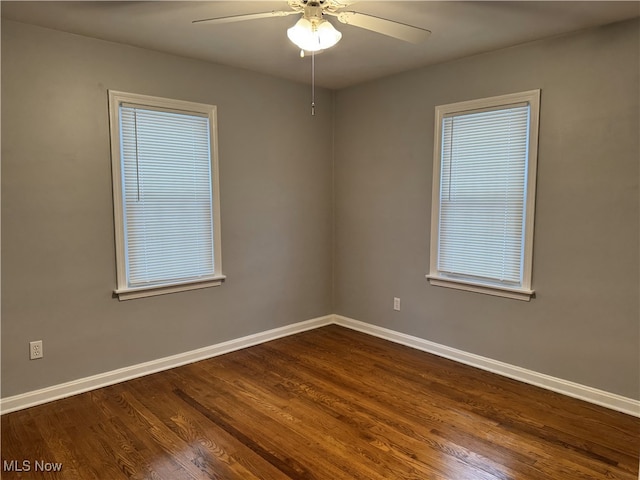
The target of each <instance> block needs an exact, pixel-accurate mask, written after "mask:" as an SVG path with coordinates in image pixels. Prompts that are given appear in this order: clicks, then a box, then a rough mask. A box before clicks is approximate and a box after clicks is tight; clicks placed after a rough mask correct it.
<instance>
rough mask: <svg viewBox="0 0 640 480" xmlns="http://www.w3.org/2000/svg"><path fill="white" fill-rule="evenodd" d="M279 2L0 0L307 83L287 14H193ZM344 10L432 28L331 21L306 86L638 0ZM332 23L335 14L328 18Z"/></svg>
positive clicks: (350, 79)
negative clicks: (423, 35)
mask: <svg viewBox="0 0 640 480" xmlns="http://www.w3.org/2000/svg"><path fill="white" fill-rule="evenodd" d="M287 9H288V5H287V2H286V1H285V0H282V1H242V0H236V1H207V2H202V1H197V2H189V1H147V2H138V1H118V2H96V1H87V2H84V1H71V2H58V1H45V2H23V1H19V2H7V1H3V2H2V16H3V17H4V18H8V19H11V20H16V21H20V22H25V23H32V24H36V25H41V26H44V27H49V28H53V29H57V30H63V31H67V32H72V33H77V34H81V35H86V36H90V37H95V38H100V39H104V40H110V41H114V42H120V43H125V44H130V45H135V46H139V47H144V48H148V49H153V50H158V51H163V52H168V53H172V54H176V55H182V56H186V57H192V58H197V59H201V60H206V61H210V62H215V63H221V64H226V65H231V66H236V67H241V68H246V69H249V70H253V71H257V72H262V73H266V74H269V75H274V76H277V77H281V78H286V79H289V80H293V81H297V82H305V83H308V82H309V81H310V58H309V57H307V58H304V59H301V58H300V56H299V51H298V50H297V48H296V47H295V46H294V45H293V44H291V43H290V42H289V40H288V39H287V36H286V29H287V28H288V27H290V26H291V25H293V24H294V23H295V21H296V17H295V16H288V17H274V18H266V19H259V20H250V21H246V22H236V23H227V24H220V25H211V24H195V25H194V24H192V23H191V21H192V20H195V19H200V18H211V17H218V16H226V15H236V14H244V13H257V12H269V11H272V10H287ZM347 10H353V11H358V12H362V13H368V14H371V15H376V16H379V17H384V18H389V19H392V20H396V21H400V22H403V23H407V24H411V25H415V26H419V27H423V28H427V29H429V30H431V31H432V35H431V36H430V37H429V39H428V40H427V41H426V42H425V43H423V44H419V45H413V44H410V43H405V42H402V41H400V40H396V39H394V38H390V37H386V36H383V35H380V34H377V33H374V32H371V31H368V30H363V29H360V28H356V27H353V26H349V25H343V24H340V23H339V22H337V21H333V23H334V25H335V26H336V27H337V28H338V30H340V31H341V32H342V33H343V37H342V40H341V41H340V43H339V44H338V45H337V46H335V47H333V48H332V49H330V50H327V51H325V52H323V53H322V54H321V55H319V56H317V58H316V84H317V85H319V86H324V87H328V88H342V87H346V86H349V85H354V84H357V83H361V82H364V81H367V80H371V79H374V78H379V77H382V76H386V75H389V74H393V73H397V72H401V71H404V70H409V69H412V68H416V67H420V66H425V65H429V64H433V63H440V62H443V61H447V60H451V59H455V58H461V57H465V56H469V55H474V54H477V53H481V52H486V51H490V50H496V49H499V48H505V47H509V46H513V45H517V44H520V43H524V42H529V41H532V40H537V39H541V38H546V37H550V36H555V35H560V34H563V33H567V32H572V31H576V30H581V29H584V28H588V27H593V26H596V25H604V24H607V23H613V22H616V21H620V20H624V19H629V18H632V17H638V16H640V1H623V2H614V1H602V2H600V1H586V2H582V1H569V2H560V1H537V2H525V1H513V2H512V1H496V2H485V1H470V2H456V1H426V2H425V1H373V0H369V1H366V0H365V1H360V2H354V3H352V5H350V6H349V7H348V8H347ZM332 20H335V19H332Z"/></svg>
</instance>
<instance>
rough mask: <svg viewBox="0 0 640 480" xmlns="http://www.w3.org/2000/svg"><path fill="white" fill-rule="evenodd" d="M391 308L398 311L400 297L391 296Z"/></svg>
mask: <svg viewBox="0 0 640 480" xmlns="http://www.w3.org/2000/svg"><path fill="white" fill-rule="evenodd" d="M393 309H394V310H397V311H398V312H399V311H400V299H399V298H398V297H393Z"/></svg>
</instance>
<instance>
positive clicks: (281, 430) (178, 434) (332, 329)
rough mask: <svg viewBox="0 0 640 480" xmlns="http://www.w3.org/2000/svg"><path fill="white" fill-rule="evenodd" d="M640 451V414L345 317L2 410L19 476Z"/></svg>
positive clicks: (548, 461) (420, 479)
mask: <svg viewBox="0 0 640 480" xmlns="http://www.w3.org/2000/svg"><path fill="white" fill-rule="evenodd" d="M639 450H640V419H638V418H634V417H631V416H629V415H625V414H622V413H617V412H614V411H611V410H607V409H605V408H601V407H598V406H594V405H591V404H588V403H585V402H582V401H579V400H575V399H572V398H569V397H565V396H562V395H559V394H555V393H553V392H549V391H546V390H543V389H539V388H536V387H532V386H529V385H525V384H522V383H519V382H516V381H513V380H510V379H506V378H503V377H500V376H498V375H494V374H491V373H487V372H484V371H481V370H478V369H474V368H471V367H467V366H464V365H460V364H457V363H455V362H452V361H449V360H446V359H442V358H439V357H437V356H433V355H430V354H427V353H424V352H420V351H417V350H413V349H410V348H408V347H403V346H401V345H396V344H394V343H390V342H387V341H384V340H381V339H378V338H375V337H371V336H368V335H365V334H361V333H358V332H354V331H351V330H348V329H345V328H341V327H338V326H328V327H324V328H320V329H317V330H313V331H309V332H305V333H301V334H298V335H294V336H291V337H287V338H282V339H279V340H275V341H272V342H269V343H265V344H263V345H259V346H256V347H251V348H248V349H245V350H241V351H237V352H234V353H230V354H227V355H223V356H220V357H216V358H213V359H210V360H205V361H202V362H198V363H194V364H191V365H187V366H184V367H180V368H176V369H173V370H169V371H166V372H161V373H158V374H154V375H150V376H147V377H144V378H139V379H136V380H131V381H128V382H125V383H121V384H118V385H114V386H111V387H107V388H102V389H99V390H95V391H92V392H88V393H85V394H82V395H77V396H74V397H70V398H67V399H64V400H59V401H56V402H52V403H49V404H46V405H41V406H38V407H34V408H30V409H26V410H22V411H19V412H14V413H10V414H6V415H3V416H2V462H3V469H4V470H5V471H4V472H3V474H2V478H3V479H7V480H9V479H31V478H34V479H49V478H51V479H79V480H89V479H108V480H118V479H129V478H131V479H167V480H181V479H225V480H226V479H240V480H251V479H261V480H286V479H308V480H338V479H349V480H351V479H363V480H376V479H401V480H409V479H416V480H432V479H445V480H496V479H517V480H521V479H527V480H528V479H540V480H542V479H544V480H550V479H558V480H578V479H580V480H586V479H589V480H592V479H608V480H612V479H618V480H637V479H638V455H639V453H638V452H639ZM11 461H17V462H18V465H19V466H20V467H21V468H22V469H23V470H25V468H23V467H29V468H30V471H22V472H17V471H15V470H16V469H15V468H14V470H13V471H8V470H9V467H10V466H11V465H13V466H14V467H15V466H16V464H15V463H14V464H11ZM23 461H27V463H23ZM36 461H37V462H51V463H59V464H61V468H62V470H61V471H59V472H46V471H37V472H36V471H35V470H36V468H39V469H40V470H41V469H42V468H46V465H45V463H37V464H36ZM48 468H49V469H53V468H55V467H54V466H52V465H49V466H48Z"/></svg>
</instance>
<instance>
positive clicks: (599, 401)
mask: <svg viewBox="0 0 640 480" xmlns="http://www.w3.org/2000/svg"><path fill="white" fill-rule="evenodd" d="M333 319H334V320H333V323H335V324H337V325H341V326H343V327H347V328H351V329H353V330H357V331H359V332H363V333H367V334H369V335H373V336H375V337H380V338H383V339H385V340H389V341H392V342H395V343H400V344H402V345H406V346H408V347H412V348H416V349H418V350H422V351H425V352H429V353H433V354H435V355H438V356H440V357H445V358H448V359H450V360H455V361H456V362H460V363H464V364H466V365H470V366H472V367H476V368H480V369H482V370H487V371H489V372H493V373H497V374H498V375H502V376H505V377H509V378H512V379H514V380H519V381H521V382H524V383H528V384H530V385H535V386H537V387H542V388H546V389H547V390H552V391H554V392H558V393H562V394H564V395H567V396H569V397H574V398H578V399H580V400H585V401H587V402H590V403H594V404H596V405H600V406H602V407H606V408H610V409H612V410H616V411H619V412H623V413H627V414H629V415H633V416H635V417H640V401H638V400H634V399H631V398H627V397H623V396H621V395H616V394H615V393H609V392H605V391H604V390H598V389H597V388H593V387H588V386H586V385H581V384H579V383H574V382H570V381H568V380H563V379H561V378H556V377H552V376H550V375H545V374H544V373H538V372H534V371H533V370H527V369H525V368H521V367H517V366H515V365H510V364H508V363H504V362H500V361H498V360H492V359H491V358H486V357H481V356H480V355H475V354H473V353H468V352H464V351H462V350H457V349H455V348H451V347H447V346H445V345H440V344H438V343H434V342H430V341H429V340H424V339H422V338H419V337H414V336H411V335H406V334H404V333H400V332H396V331H394V330H389V329H387V328H383V327H378V326H376V325H371V324H369V323H364V322H360V321H358V320H354V319H352V318H347V317H343V316H340V315H334V316H333Z"/></svg>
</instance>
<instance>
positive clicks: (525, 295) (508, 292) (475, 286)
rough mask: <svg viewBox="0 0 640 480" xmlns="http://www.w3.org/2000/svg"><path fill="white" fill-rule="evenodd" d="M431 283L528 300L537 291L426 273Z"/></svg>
mask: <svg viewBox="0 0 640 480" xmlns="http://www.w3.org/2000/svg"><path fill="white" fill-rule="evenodd" d="M426 277H427V279H428V280H429V283H430V284H431V285H434V286H437V287H448V288H455V289H457V290H466V291H468V292H475V293H484V294H486V295H495V296H498V297H506V298H512V299H514V300H522V301H525V302H528V301H529V300H531V297H532V296H533V294H534V293H535V292H534V290H526V289H520V288H509V287H499V286H495V285H486V284H482V283H474V282H469V281H463V280H453V279H450V278H442V277H437V276H435V275H426Z"/></svg>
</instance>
